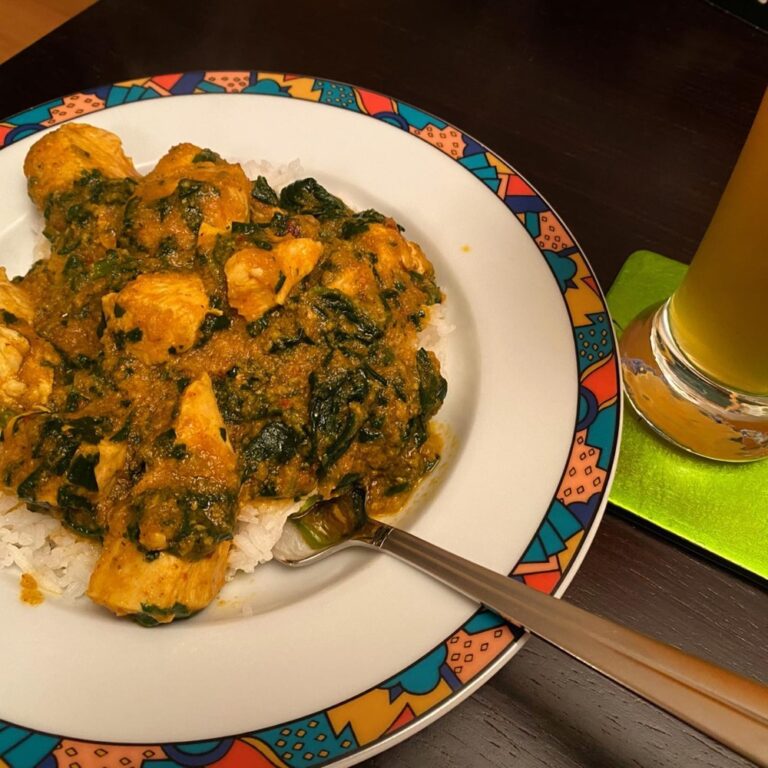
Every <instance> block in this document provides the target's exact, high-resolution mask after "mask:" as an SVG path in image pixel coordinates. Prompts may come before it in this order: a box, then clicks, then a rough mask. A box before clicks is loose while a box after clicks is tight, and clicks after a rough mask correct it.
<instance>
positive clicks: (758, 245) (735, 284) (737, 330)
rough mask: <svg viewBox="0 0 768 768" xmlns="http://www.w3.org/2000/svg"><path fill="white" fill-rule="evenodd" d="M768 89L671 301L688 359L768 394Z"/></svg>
mask: <svg viewBox="0 0 768 768" xmlns="http://www.w3.org/2000/svg"><path fill="white" fill-rule="evenodd" d="M767 220H768V91H766V93H765V94H764V96H763V100H762V103H761V105H760V109H759V111H758V113H757V117H756V118H755V121H754V124H753V125H752V129H751V130H750V133H749V136H748V137H747V141H746V144H745V145H744V149H743V150H742V152H741V155H740V156H739V160H738V162H737V164H736V167H735V168H734V170H733V173H732V174H731V178H730V180H729V181H728V186H727V187H726V189H725V192H724V193H723V196H722V198H721V200H720V203H719V204H718V206H717V210H716V211H715V215H714V217H713V218H712V221H711V222H710V225H709V227H708V228H707V231H706V234H705V235H704V239H703V240H702V242H701V245H700V246H699V248H698V250H697V251H696V255H695V257H694V259H693V262H692V263H691V266H690V268H689V270H688V272H687V274H686V276H685V279H684V280H683V282H682V284H681V285H680V287H679V288H678V289H677V291H676V292H675V294H674V296H673V297H672V300H671V302H670V306H669V320H670V329H671V331H672V335H673V336H674V339H675V341H676V342H677V344H678V346H679V347H680V349H681V350H682V352H683V353H684V354H685V355H686V356H687V357H688V359H689V360H690V361H691V362H692V363H693V364H694V365H695V366H696V367H698V368H699V369H701V370H702V371H703V372H704V373H705V374H706V375H708V376H709V377H710V378H712V379H714V380H716V381H718V382H720V383H722V384H725V385H726V386H728V387H731V388H733V389H735V390H738V391H741V392H745V393H750V394H755V395H766V394H768V225H767V224H766V221H767Z"/></svg>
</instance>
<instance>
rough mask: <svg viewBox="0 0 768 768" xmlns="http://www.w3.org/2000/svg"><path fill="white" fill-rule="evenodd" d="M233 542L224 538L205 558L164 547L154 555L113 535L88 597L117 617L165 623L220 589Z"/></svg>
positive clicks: (194, 608)
mask: <svg viewBox="0 0 768 768" xmlns="http://www.w3.org/2000/svg"><path fill="white" fill-rule="evenodd" d="M230 546H231V542H229V541H222V542H221V543H220V544H219V545H218V546H217V547H216V549H215V550H214V551H213V553H212V554H210V555H208V557H205V558H203V559H201V560H182V559H181V558H178V557H176V556H175V555H171V554H169V553H167V552H161V553H160V554H158V555H157V557H155V559H154V560H147V558H146V557H145V556H144V555H143V554H142V553H141V552H140V551H139V550H138V549H136V545H135V544H134V543H133V542H131V541H129V540H128V539H127V538H125V537H124V536H112V535H110V536H108V537H107V539H106V540H105V541H104V548H103V550H102V553H101V556H100V558H99V562H98V563H97V564H96V568H95V569H94V571H93V574H92V575H91V580H90V582H89V584H88V596H89V597H90V598H91V600H93V601H94V602H96V603H98V604H99V605H103V606H104V607H105V608H108V609H109V610H110V611H112V612H113V613H115V614H116V615H117V616H127V615H134V616H136V617H137V619H138V620H139V621H140V623H142V624H146V625H154V624H166V623H168V622H170V621H173V620H174V619H176V618H185V617H187V616H191V615H192V614H193V613H196V612H197V611H200V610H202V609H203V608H205V607H206V606H207V605H209V604H210V602H211V601H212V600H213V598H214V597H216V595H217V594H218V593H219V591H220V590H221V588H222V586H223V585H224V577H225V576H226V573H227V558H228V556H229V549H230Z"/></svg>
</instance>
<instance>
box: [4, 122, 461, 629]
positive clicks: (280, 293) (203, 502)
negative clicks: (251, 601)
mask: <svg viewBox="0 0 768 768" xmlns="http://www.w3.org/2000/svg"><path fill="white" fill-rule="evenodd" d="M24 171H25V174H26V176H27V179H28V189H29V194H30V197H31V199H32V200H33V202H34V203H35V205H36V206H37V207H38V208H39V210H40V211H41V212H42V214H43V216H44V221H45V230H44V234H45V236H46V238H47V239H48V240H49V241H50V244H51V255H50V257H49V258H47V259H43V260H40V261H37V262H36V263H35V264H33V266H32V268H31V269H30V270H29V272H28V273H27V274H26V275H24V276H23V277H20V278H14V279H13V280H8V278H7V276H6V275H5V272H4V271H3V270H0V409H1V411H0V417H1V421H0V424H2V427H3V431H2V443H0V481H1V482H2V485H3V487H4V488H5V489H6V491H8V492H10V493H14V494H16V495H18V496H19V497H20V498H21V499H22V500H23V501H25V502H27V504H28V505H29V506H30V507H31V508H33V509H36V510H44V511H49V512H51V513H53V514H55V515H57V516H58V517H60V519H61V520H62V522H63V523H64V524H65V525H66V526H68V527H69V528H70V529H72V530H73V531H75V532H77V533H78V534H80V535H83V536H89V537H94V538H97V539H99V540H101V541H102V543H103V548H102V552H101V555H100V558H99V560H98V563H97V565H96V568H95V570H94V572H93V574H92V577H91V580H90V584H89V588H88V594H89V596H90V597H91V598H92V599H93V600H94V601H96V602H97V603H99V604H101V605H104V606H106V607H107V608H109V609H110V610H112V611H113V612H114V613H115V614H117V615H132V616H134V617H136V618H137V619H138V620H139V621H140V622H142V623H144V624H147V625H154V624H156V623H166V622H169V621H172V620H173V619H175V618H182V617H185V616H189V615H191V614H193V613H195V612H196V611H198V610H200V609H202V608H204V607H205V606H206V605H208V604H209V603H210V601H211V600H212V599H213V598H214V597H215V595H216V594H217V593H218V591H219V590H220V588H221V586H222V584H223V581H224V577H225V573H226V565H227V557H228V553H229V549H230V546H231V540H232V537H233V532H234V529H235V522H236V516H237V510H238V508H239V507H240V506H242V505H245V504H251V503H257V502H258V500H263V499H265V498H269V499H275V498H279V499H292V500H295V499H300V498H307V501H306V503H305V505H304V508H303V511H304V516H303V517H301V518H300V519H299V520H298V521H297V522H298V524H299V526H302V520H303V521H304V524H303V528H302V532H303V533H304V534H305V537H306V538H307V541H308V542H309V543H310V544H314V545H318V544H322V541H319V540H318V537H320V538H322V536H323V535H325V533H327V526H325V527H324V526H323V525H317V522H318V519H320V517H321V516H322V515H323V514H325V513H328V512H329V511H330V512H335V513H336V514H337V515H338V514H339V513H340V512H343V513H344V514H347V515H349V514H351V515H353V516H354V515H361V514H362V510H365V511H366V512H367V514H370V515H374V516H375V515H386V514H390V513H392V512H394V511H396V510H398V509H399V508H400V507H401V506H402V505H403V503H404V502H405V500H406V499H407V498H408V496H409V494H410V493H411V491H412V490H413V489H414V487H415V486H416V485H417V484H418V482H419V481H420V479H421V478H422V477H423V476H424V475H425V474H426V473H428V472H429V471H430V470H431V469H432V468H433V467H434V466H435V464H436V463H437V461H438V460H439V450H440V444H439V438H438V437H437V435H436V433H435V431H434V429H433V428H432V427H431V425H430V420H431V419H432V417H433V416H434V414H435V413H436V412H437V410H438V409H439V408H440V406H441V404H442V401H443V398H444V397H445V394H446V382H445V380H444V378H443V377H442V376H441V374H440V366H439V363H438V361H437V358H436V357H435V355H434V354H433V353H432V352H429V351H426V350H425V349H422V348H420V347H419V342H418V332H419V331H420V330H421V328H422V327H423V326H424V325H425V324H426V323H427V322H428V320H429V307H430V305H433V304H435V303H438V302H440V301H441V300H442V294H441V292H440V290H439V288H438V287H437V285H436V283H435V275H434V270H433V267H432V265H431V264H430V262H429V261H428V260H427V258H426V257H425V255H424V253H423V252H422V251H421V249H420V248H419V247H418V246H417V245H415V244H414V243H412V242H409V241H408V240H407V239H405V238H404V237H403V234H402V229H401V228H400V227H399V226H398V225H397V224H396V222H395V221H393V220H392V219H391V218H387V217H385V216H383V215H381V214H380V213H378V212H376V211H373V210H366V211H362V212H354V211H352V210H350V208H348V207H347V206H346V205H345V204H344V203H343V202H342V201H341V200H340V199H339V198H337V197H335V196H334V195H332V194H331V193H330V192H328V191H327V190H326V189H324V188H323V187H322V186H321V185H320V184H318V183H317V182H316V181H315V180H314V179H311V178H307V179H303V180H300V181H296V182H294V183H292V184H289V185H288V186H286V187H285V188H284V189H282V191H280V192H279V193H277V192H275V191H274V190H273V189H272V188H271V187H270V186H269V184H268V183H267V181H266V180H265V178H263V177H258V178H257V179H256V180H255V181H252V180H250V179H249V178H248V177H247V176H246V175H245V173H244V171H243V169H242V168H241V167H240V166H239V165H238V164H234V163H229V162H227V161H225V160H224V159H222V158H221V157H220V156H219V155H218V154H216V153H215V152H213V151H211V150H210V149H205V148H201V147H196V146H193V145H191V144H180V145H178V146H175V147H173V148H172V149H171V150H170V151H169V152H168V153H167V154H166V155H165V156H164V157H163V158H162V159H161V160H160V161H159V162H158V163H157V165H156V167H155V168H154V170H152V171H151V172H150V173H148V174H147V175H145V176H141V175H140V174H139V173H138V172H137V171H136V169H135V168H134V167H133V164H132V163H131V161H130V160H129V159H128V158H127V157H126V155H125V154H124V152H123V149H122V146H121V142H120V140H119V138H118V137H117V136H115V135H114V134H112V133H109V132H107V131H104V130H101V129H97V128H94V127H91V126H88V125H84V124H68V125H65V126H63V127H61V128H59V129H58V130H56V131H54V132H51V133H49V134H47V135H45V136H44V137H43V138H42V139H40V140H39V141H38V142H37V143H36V144H35V145H34V146H33V147H32V148H31V150H30V151H29V153H28V155H27V157H26V161H25V165H24Z"/></svg>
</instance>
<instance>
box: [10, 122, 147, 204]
mask: <svg viewBox="0 0 768 768" xmlns="http://www.w3.org/2000/svg"><path fill="white" fill-rule="evenodd" d="M94 170H95V171H100V172H101V173H102V174H103V176H105V177H106V178H108V179H125V178H131V179H136V178H138V177H139V174H138V173H137V171H136V169H135V168H134V167H133V163H132V162H131V160H130V159H129V158H128V157H126V155H125V153H124V152H123V146H122V143H121V141H120V139H119V138H118V137H117V136H116V135H115V134H114V133H110V131H105V130H103V129H101V128H94V127H93V126H92V125H83V124H80V123H67V124H66V125H62V126H61V128H58V129H57V130H55V131H52V132H51V133H48V134H46V135H45V136H43V137H42V138H41V139H40V140H39V141H37V142H36V143H35V144H34V145H33V146H32V148H31V149H30V150H29V152H28V153H27V156H26V158H25V160H24V174H25V175H26V177H27V184H28V190H29V196H30V197H31V198H32V201H33V202H34V203H35V205H36V206H37V207H38V208H39V209H41V210H42V209H43V208H44V207H45V203H46V200H47V199H48V197H49V196H50V195H51V193H53V192H64V191H66V190H68V189H70V188H71V187H72V185H73V184H74V183H75V182H76V181H77V180H78V179H80V178H81V177H82V176H83V174H84V173H87V172H89V171H94Z"/></svg>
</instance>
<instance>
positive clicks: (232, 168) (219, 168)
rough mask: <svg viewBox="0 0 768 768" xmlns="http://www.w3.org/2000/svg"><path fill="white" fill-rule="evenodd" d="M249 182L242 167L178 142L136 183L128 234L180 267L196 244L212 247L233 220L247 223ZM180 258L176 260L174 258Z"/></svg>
mask: <svg viewBox="0 0 768 768" xmlns="http://www.w3.org/2000/svg"><path fill="white" fill-rule="evenodd" d="M250 194H251V182H250V181H249V179H248V177H247V176H246V175H245V173H244V172H243V169H242V168H241V167H240V166H239V165H237V164H234V163H228V162H226V161H225V160H222V159H221V158H220V157H219V156H218V155H216V154H215V153H213V152H211V151H210V150H203V149H201V148H200V147H196V146H195V145H193V144H179V145H178V146H175V147H173V149H171V150H170V152H168V153H167V154H166V155H164V156H163V157H162V158H161V159H160V161H159V162H158V163H157V165H156V166H155V168H154V170H153V171H152V172H151V173H149V174H147V175H146V176H145V177H144V178H143V179H142V180H141V182H139V184H138V186H137V187H136V199H135V200H136V202H135V204H134V205H132V208H131V212H130V216H129V217H128V221H127V223H126V234H127V235H128V236H129V237H130V239H131V240H132V241H133V242H134V243H135V244H136V245H137V246H138V247H140V248H141V249H142V250H144V251H145V252H147V253H150V254H156V253H159V252H162V253H164V254H166V255H165V256H164V257H165V258H171V260H172V263H175V265H176V266H180V265H182V263H186V262H179V261H178V260H179V259H180V258H183V257H184V256H185V255H186V257H187V258H189V257H190V256H193V255H194V249H195V248H196V247H198V248H200V249H202V250H208V249H209V248H212V247H213V245H214V244H215V242H216V238H217V236H218V235H220V234H222V233H224V232H226V231H228V230H229V228H230V226H231V225H232V222H233V221H248V207H249V201H250ZM174 259H175V260H177V261H176V262H173V260H174Z"/></svg>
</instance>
